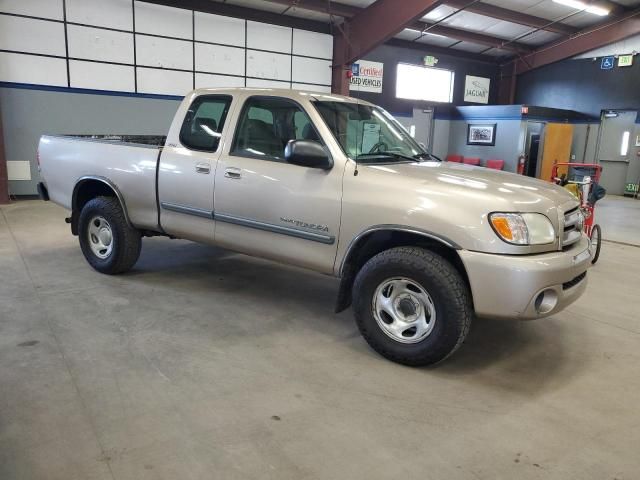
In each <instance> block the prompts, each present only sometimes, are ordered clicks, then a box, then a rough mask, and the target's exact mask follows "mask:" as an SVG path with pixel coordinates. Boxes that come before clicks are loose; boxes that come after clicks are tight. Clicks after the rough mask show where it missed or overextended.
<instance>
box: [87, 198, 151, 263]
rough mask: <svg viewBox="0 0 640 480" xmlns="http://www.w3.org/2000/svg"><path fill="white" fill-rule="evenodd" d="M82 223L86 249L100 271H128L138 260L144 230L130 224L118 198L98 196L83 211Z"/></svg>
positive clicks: (91, 260)
mask: <svg viewBox="0 0 640 480" xmlns="http://www.w3.org/2000/svg"><path fill="white" fill-rule="evenodd" d="M78 225H79V229H78V236H79V239H80V248H81V249H82V253H83V254H84V257H85V258H86V259H87V262H89V264H90V265H91V266H92V267H93V268H95V269H96V270H97V271H99V272H101V273H107V274H110V275H114V274H117V273H124V272H126V271H128V270H130V269H131V268H132V267H133V266H134V265H135V263H136V262H137V261H138V257H139V256H140V248H141V246H142V241H141V236H140V232H139V231H138V230H136V229H134V228H131V227H130V226H129V224H128V223H127V220H126V218H125V215H124V212H123V210H122V207H121V206H120V202H119V201H118V199H117V198H114V197H96V198H94V199H92V200H90V201H88V202H87V203H86V205H85V206H84V207H83V208H82V211H81V212H80V218H79V219H78Z"/></svg>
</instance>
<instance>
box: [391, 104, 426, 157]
mask: <svg viewBox="0 0 640 480" xmlns="http://www.w3.org/2000/svg"><path fill="white" fill-rule="evenodd" d="M396 120H398V122H399V123H400V124H401V125H402V126H403V127H404V128H406V129H407V131H408V132H409V133H410V134H411V136H412V137H413V138H415V140H416V142H418V143H421V144H423V145H424V146H425V147H426V150H427V151H428V152H431V151H432V144H431V137H432V132H433V109H424V108H414V109H413V116H411V117H400V116H398V117H396Z"/></svg>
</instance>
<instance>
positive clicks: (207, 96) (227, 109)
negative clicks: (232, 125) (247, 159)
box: [178, 93, 233, 153]
mask: <svg viewBox="0 0 640 480" xmlns="http://www.w3.org/2000/svg"><path fill="white" fill-rule="evenodd" d="M207 99H224V100H226V101H227V105H226V106H225V108H224V111H223V113H222V116H221V117H220V124H219V125H218V128H219V133H220V139H219V140H218V144H217V145H216V148H215V150H211V149H207V148H196V147H193V146H191V145H189V144H188V143H186V142H185V141H184V137H183V130H184V127H185V122H186V121H187V115H188V113H189V111H190V110H191V109H192V107H193V105H194V104H195V103H196V102H201V103H202V102H204V101H206V100H207ZM232 103H233V95H228V94H215V93H214V94H204V95H198V96H197V97H196V98H194V99H193V101H192V102H191V103H190V104H189V107H188V108H187V111H186V113H185V114H184V118H183V119H182V124H181V125H180V131H179V132H178V140H179V141H180V145H182V146H183V147H184V148H186V149H188V150H193V151H194V152H206V153H216V152H217V151H218V150H219V149H220V144H221V143H222V138H223V137H224V134H223V130H224V127H225V125H226V123H227V118H228V117H229V112H230V111H231V105H232ZM199 107H200V105H198V108H199ZM194 120H195V112H194V118H193V119H192V120H191V121H192V122H193V121H194Z"/></svg>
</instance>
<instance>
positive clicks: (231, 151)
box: [229, 95, 331, 167]
mask: <svg viewBox="0 0 640 480" xmlns="http://www.w3.org/2000/svg"><path fill="white" fill-rule="evenodd" d="M256 99H257V100H279V101H284V102H288V103H291V104H293V105H295V106H296V107H298V108H299V109H300V110H301V111H302V112H304V114H305V115H306V116H307V118H308V119H309V123H310V124H311V127H312V128H313V129H314V131H315V132H316V135H317V136H318V138H319V139H320V141H319V142H318V143H319V144H320V145H322V146H323V147H324V149H325V150H326V152H327V155H328V156H329V158H331V152H330V151H329V148H328V147H327V143H326V142H325V141H324V139H323V138H322V135H320V132H319V131H318V129H317V128H316V124H315V122H314V121H313V119H312V118H311V115H309V112H308V111H307V109H306V108H304V106H303V105H302V104H301V103H300V102H298V101H296V100H294V99H292V98H289V97H279V96H277V95H251V96H250V97H247V98H246V99H245V100H244V103H243V104H242V109H241V110H240V114H239V115H238V117H237V119H236V124H235V131H234V132H233V141H232V142H231V147H230V148H229V156H231V157H242V158H252V159H255V160H265V161H267V162H275V163H284V164H286V165H293V164H292V163H289V162H287V161H286V160H285V159H284V157H283V158H278V157H273V156H271V155H256V154H251V153H241V152H240V151H238V150H236V145H237V143H238V135H239V134H240V124H241V122H242V121H243V120H244V115H245V114H246V113H247V109H248V108H249V102H250V101H251V100H256ZM274 120H275V118H274ZM283 153H284V150H283ZM293 166H295V167H300V166H301V165H293Z"/></svg>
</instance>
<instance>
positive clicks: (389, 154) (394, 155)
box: [356, 152, 419, 162]
mask: <svg viewBox="0 0 640 480" xmlns="http://www.w3.org/2000/svg"><path fill="white" fill-rule="evenodd" d="M370 157H391V158H395V159H396V160H406V161H409V162H415V161H419V159H417V158H415V157H410V156H409V155H404V154H402V153H397V152H369V153H361V154H360V155H358V156H357V157H356V160H360V159H364V158H370Z"/></svg>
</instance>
